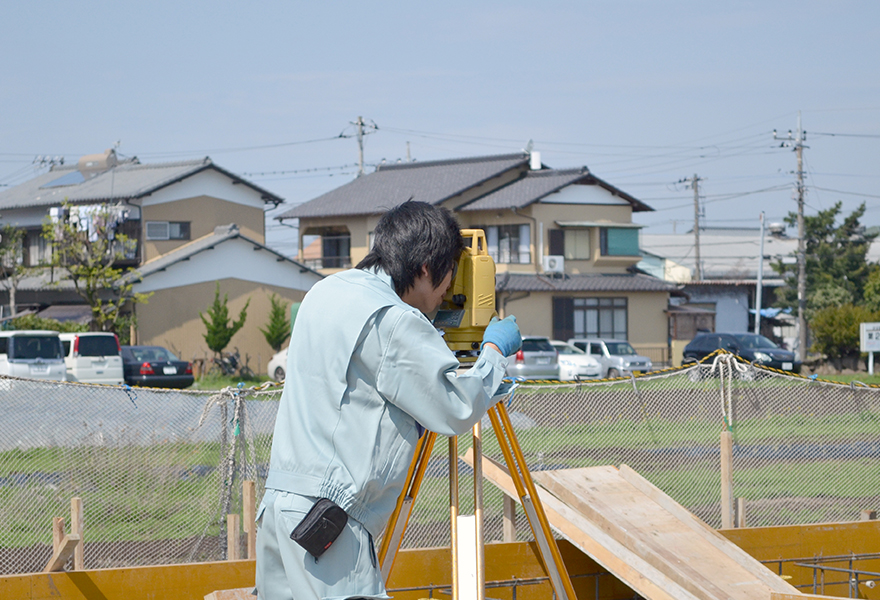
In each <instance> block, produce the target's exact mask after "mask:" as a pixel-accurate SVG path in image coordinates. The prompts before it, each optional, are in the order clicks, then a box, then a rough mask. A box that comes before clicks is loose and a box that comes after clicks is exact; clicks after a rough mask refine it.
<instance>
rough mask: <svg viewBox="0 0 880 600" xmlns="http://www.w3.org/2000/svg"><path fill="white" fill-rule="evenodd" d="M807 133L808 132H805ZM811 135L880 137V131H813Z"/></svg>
mask: <svg viewBox="0 0 880 600" xmlns="http://www.w3.org/2000/svg"><path fill="white" fill-rule="evenodd" d="M804 133H806V132H804ZM810 135H827V136H829V137H854V138H874V139H876V138H880V133H822V132H819V131H811V132H810Z"/></svg>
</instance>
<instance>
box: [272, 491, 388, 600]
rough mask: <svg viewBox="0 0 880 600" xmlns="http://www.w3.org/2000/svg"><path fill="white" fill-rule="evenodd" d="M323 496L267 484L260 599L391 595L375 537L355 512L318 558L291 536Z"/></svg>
mask: <svg viewBox="0 0 880 600" xmlns="http://www.w3.org/2000/svg"><path fill="white" fill-rule="evenodd" d="M316 501H317V498H310V497H308V496H300V495H298V494H291V493H288V492H282V491H278V490H272V489H267V490H266V493H265V495H264V496H263V502H262V504H261V506H260V510H259V512H258V515H257V523H258V528H257V595H258V598H259V600H342V599H346V598H351V599H354V598H377V599H385V598H390V596H388V594H386V593H385V585H384V583H383V582H382V573H381V571H380V570H379V566H378V560H377V558H376V550H375V547H374V545H373V539H372V536H370V534H369V533H368V532H367V530H366V529H365V528H364V526H363V525H361V524H360V523H359V522H358V521H355V520H354V519H352V518H351V517H349V519H348V523H347V524H346V526H345V530H344V531H343V532H342V533H341V534H339V537H338V538H336V541H335V542H333V545H332V546H330V548H329V549H328V550H327V551H326V552H324V554H322V555H321V556H320V558H317V559H316V558H315V557H314V556H312V555H311V554H309V553H308V552H306V551H305V550H304V549H303V548H302V546H300V545H299V544H297V543H296V542H294V541H293V540H291V539H290V532H291V531H293V529H294V528H295V527H296V526H297V525H298V524H299V522H300V521H302V519H303V517H305V515H306V513H307V512H308V511H309V509H310V508H312V505H313V504H314V503H315V502H316Z"/></svg>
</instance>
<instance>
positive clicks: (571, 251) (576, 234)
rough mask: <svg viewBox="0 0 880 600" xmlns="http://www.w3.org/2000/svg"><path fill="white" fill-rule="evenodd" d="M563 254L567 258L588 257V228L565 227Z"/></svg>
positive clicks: (580, 258) (585, 258) (587, 258)
mask: <svg viewBox="0 0 880 600" xmlns="http://www.w3.org/2000/svg"><path fill="white" fill-rule="evenodd" d="M564 244H565V247H564V250H565V251H564V252H563V256H565V258H567V259H569V260H589V259H590V230H589V229H566V230H565V240H564Z"/></svg>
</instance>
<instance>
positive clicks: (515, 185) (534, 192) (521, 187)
mask: <svg viewBox="0 0 880 600" xmlns="http://www.w3.org/2000/svg"><path fill="white" fill-rule="evenodd" d="M588 179H590V172H589V171H588V170H587V169H586V167H585V168H583V169H565V170H556V169H542V170H540V171H528V172H527V173H526V174H525V176H523V177H521V178H520V179H517V180H516V181H514V182H512V183H509V184H508V185H505V186H504V187H502V188H499V189H497V190H495V191H494V192H491V193H489V194H487V195H485V196H483V197H482V198H479V199H477V200H474V201H473V202H471V203H469V204H467V205H465V206H463V207H461V208H460V209H459V210H460V211H462V212H469V211H475V210H496V209H509V208H523V207H524V206H528V205H529V204H532V203H533V202H537V201H538V200H540V199H541V198H544V197H546V196H549V195H550V194H552V193H553V192H556V191H558V190H561V189H562V188H564V187H565V186H567V185H571V184H572V183H575V182H578V181H583V180H588Z"/></svg>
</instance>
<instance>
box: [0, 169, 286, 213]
mask: <svg viewBox="0 0 880 600" xmlns="http://www.w3.org/2000/svg"><path fill="white" fill-rule="evenodd" d="M206 169H214V170H216V171H219V172H221V173H223V174H224V175H227V176H228V177H230V178H232V179H233V180H235V181H237V182H240V183H243V184H245V185H247V186H248V187H250V188H252V189H253V190H255V191H256V192H258V193H259V194H260V195H261V196H262V197H263V199H264V200H267V201H270V202H276V203H280V202H282V201H283V199H282V198H281V197H279V196H276V195H274V194H272V193H271V192H269V191H267V190H264V189H263V188H261V187H259V186H256V185H254V184H252V183H250V182H248V181H246V180H244V179H242V178H241V177H239V176H237V175H235V174H233V173H231V172H229V171H226V170H225V169H222V168H220V167H218V166H217V165H215V164H214V163H213V162H212V161H211V159H210V158H207V157H205V158H204V159H199V160H186V161H179V162H167V163H152V164H141V163H139V162H136V161H130V162H123V163H119V164H118V165H116V166H114V167H111V168H110V169H108V170H107V171H104V172H102V173H99V174H98V175H95V176H94V177H92V178H89V179H86V180H84V181H83V180H82V178H75V177H72V176H73V175H74V174H76V173H78V172H79V171H78V170H77V168H76V166H69V167H68V166H64V167H56V168H54V169H52V170H51V171H49V172H48V173H44V174H42V175H39V176H37V177H35V178H33V179H31V180H29V181H26V182H24V183H22V184H21V185H17V186H15V187H13V188H10V189H8V190H3V191H0V210H3V209H12V208H23V207H30V206H57V205H60V204H61V203H62V202H64V201H65V200H66V201H68V202H70V203H71V204H83V203H88V202H108V201H112V200H122V199H135V198H140V197H142V196H145V195H147V194H152V193H153V192H155V191H157V190H159V189H161V188H163V187H166V186H168V185H171V184H172V183H176V182H178V181H180V180H182V179H185V178H187V177H190V176H192V175H195V174H196V173H198V172H200V171H203V170H206ZM62 178H66V179H62ZM77 179H78V180H79V181H78V182H76V180H77ZM59 180H60V181H59ZM71 180H74V181H73V182H71V183H68V184H67V185H63V184H64V183H65V182H66V181H71ZM56 181H57V182H58V184H57V185H55V186H53V185H51V184H52V183H53V182H56ZM44 186H45V187H44Z"/></svg>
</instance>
